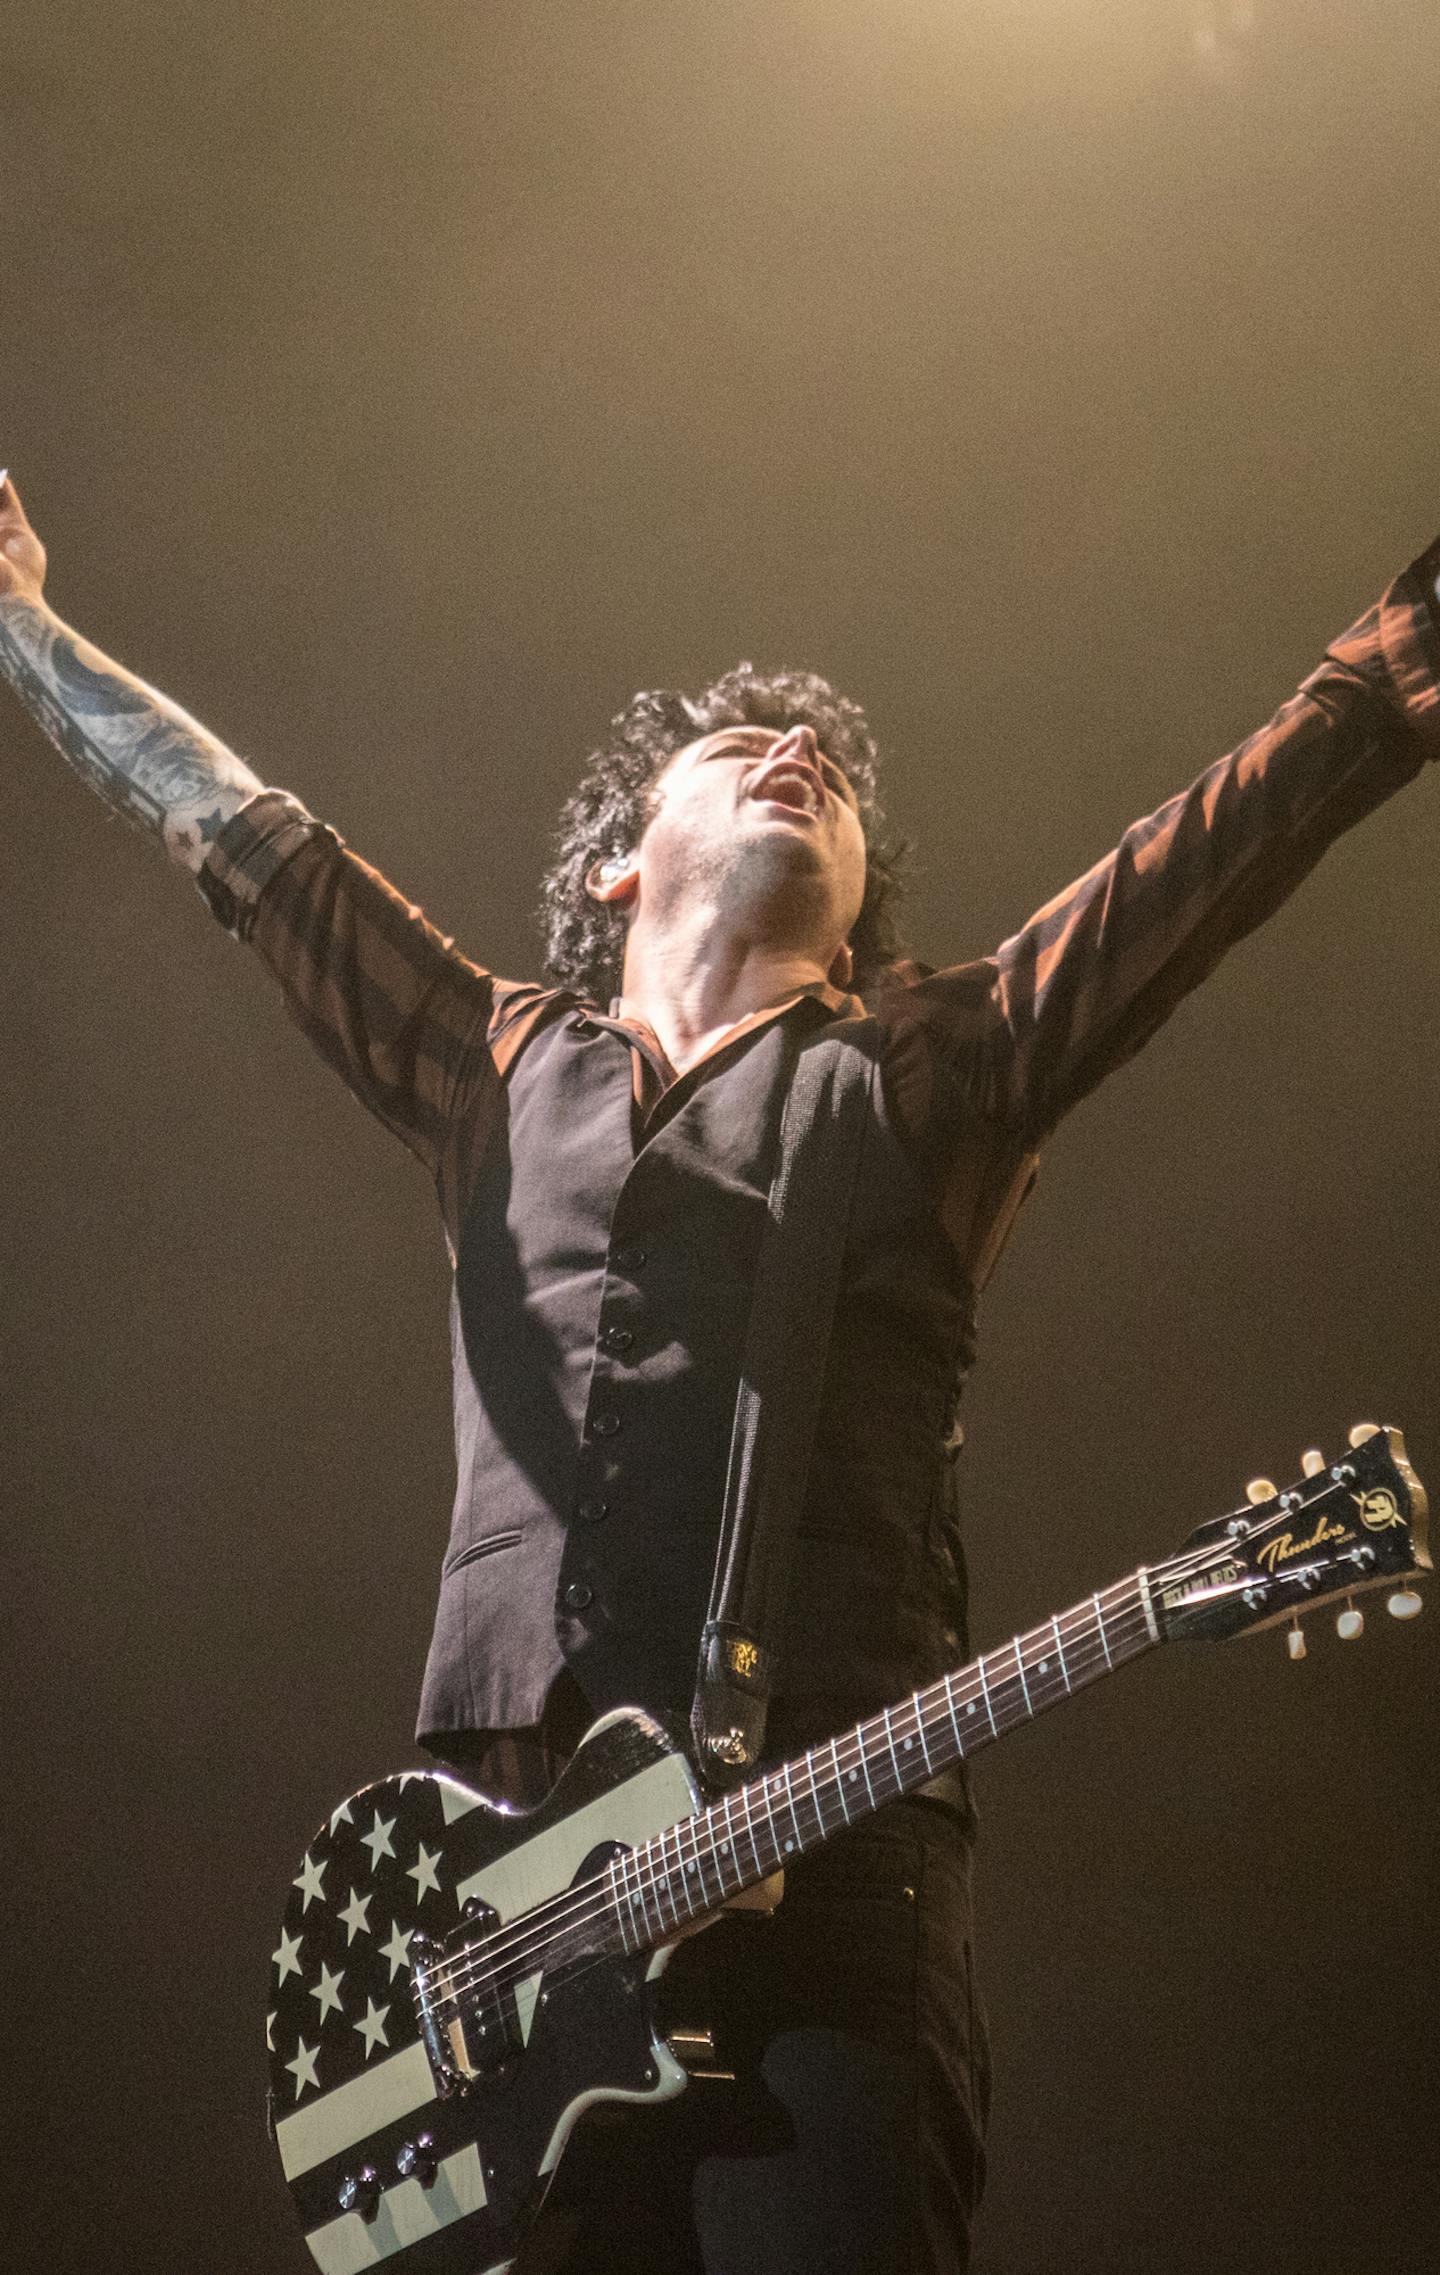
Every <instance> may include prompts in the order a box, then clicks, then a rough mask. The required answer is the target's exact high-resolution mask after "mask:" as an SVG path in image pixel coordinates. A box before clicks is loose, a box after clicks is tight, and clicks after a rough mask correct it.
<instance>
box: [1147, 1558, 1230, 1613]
mask: <svg viewBox="0 0 1440 2275" xmlns="http://www.w3.org/2000/svg"><path fill="white" fill-rule="evenodd" d="M1244 1577H1245V1567H1244V1565H1243V1564H1240V1563H1237V1562H1236V1560H1235V1559H1234V1558H1233V1557H1231V1558H1230V1560H1229V1561H1228V1562H1227V1563H1224V1564H1212V1565H1210V1566H1208V1567H1207V1569H1206V1570H1205V1571H1204V1572H1197V1573H1196V1574H1195V1575H1194V1577H1193V1579H1189V1580H1182V1581H1181V1582H1180V1583H1179V1585H1178V1586H1177V1587H1174V1588H1166V1589H1164V1590H1163V1591H1162V1593H1161V1597H1160V1601H1161V1603H1162V1604H1163V1605H1164V1607H1165V1609H1166V1611H1178V1610H1179V1608H1180V1606H1181V1604H1190V1603H1194V1602H1195V1601H1196V1599H1197V1598H1198V1597H1202V1596H1212V1595H1214V1594H1215V1593H1216V1592H1217V1590H1219V1589H1221V1588H1229V1587H1233V1586H1234V1584H1235V1582H1236V1581H1237V1580H1243V1579H1244Z"/></svg>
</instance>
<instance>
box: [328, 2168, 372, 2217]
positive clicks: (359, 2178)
mask: <svg viewBox="0 0 1440 2275" xmlns="http://www.w3.org/2000/svg"><path fill="white" fill-rule="evenodd" d="M336 2195H337V2197H338V2199H339V2204H340V2209H341V2211H342V2212H358V2213H359V2214H360V2217H361V2219H362V2220H373V2219H374V2217H375V2214H376V2213H377V2212H378V2211H379V2209H380V2175H379V2173H378V2172H377V2171H376V2170H375V2167H374V2165H373V2164H364V2165H362V2166H361V2167H360V2170H359V2171H358V2172H347V2173H346V2175H345V2178H344V2179H343V2180H342V2181H341V2183H340V2186H339V2188H338V2189H337V2190H336Z"/></svg>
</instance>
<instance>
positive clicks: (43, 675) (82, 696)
mask: <svg viewBox="0 0 1440 2275" xmlns="http://www.w3.org/2000/svg"><path fill="white" fill-rule="evenodd" d="M44 583H45V548H44V547H43V545H42V544H41V542H40V540H39V538H38V537H37V536H36V534H35V532H34V530H33V529H32V528H31V527H30V524H29V522H28V521H27V519H26V517H25V511H24V508H23V507H22V505H21V503H20V500H19V498H18V496H17V495H16V492H15V486H14V484H13V483H12V482H9V481H5V482H3V483H0V674H3V675H4V677H5V678H6V679H8V680H9V682H10V684H11V686H12V687H13V688H14V690H15V692H16V694H17V695H18V696H19V697H20V700H21V702H22V703H23V704H24V705H25V706H26V708H27V710H29V711H30V712H31V714H32V715H33V717H34V718H35V720H36V722H37V724H38V725H39V727H40V728H41V730H42V732H43V733H44V734H45V735H47V736H48V737H49V739H50V741H51V742H52V743H53V744H54V745H55V748H56V749H57V750H58V751H59V753H60V755H61V757H62V758H64V759H65V760H66V762H67V763H68V764H69V765H70V766H72V767H73V768H74V770H75V772H76V773H77V774H78V775H80V777H81V778H82V780H83V781H86V782H88V783H89V785H90V787H91V789H92V790H94V791H96V792H97V793H98V794H99V796H100V797H102V798H103V799H104V800H105V802H106V804H107V805H108V806H110V807H111V808H112V809H113V810H114V811H115V812H116V813H119V814H123V815H124V817H125V819H126V820H127V821H129V822H133V823H134V824H135V826H136V828H138V829H143V830H147V831H149V832H150V834H151V835H152V836H155V837H158V838H160V839H161V841H162V843H163V844H164V846H165V849H166V851H167V852H168V853H169V854H170V856H171V858H172V859H173V860H175V861H179V862H180V863H182V864H183V866H184V867H185V868H187V869H190V870H191V871H193V872H198V871H199V870H200V868H201V867H202V865H203V863H204V861H205V857H206V854H207V852H208V850H209V848H210V846H211V844H212V843H213V841H214V839H215V837H216V836H217V834H218V833H219V831H220V830H221V829H222V828H223V827H224V825H225V823H226V822H227V821H228V820H229V819H230V817H231V815H232V814H234V813H237V812H238V811H239V809H240V807H241V806H243V805H244V804H245V802H246V800H247V799H249V798H253V797H254V796H255V795H256V793H257V792H258V791H259V790H260V789H262V788H263V784H262V783H261V782H260V780H259V778H258V777H257V776H256V775H254V774H252V772H251V771H250V768H249V767H248V766H246V764H245V763H244V761H243V759H239V758H237V757H236V756H235V754H234V752H233V751H231V750H227V749H226V747H225V745H224V744H223V743H222V742H220V741H218V740H217V738H216V737H215V736H214V735H212V734H211V733H210V732H209V731H208V729H206V728H205V727H202V726H201V725H200V723H199V721H198V720H197V719H192V718H191V717H190V715H189V713H188V712H186V711H182V710H181V708H180V706H179V704H178V703H172V702H171V701H170V699H169V697H168V696H164V695H161V694H159V693H157V691H156V690H155V689H154V688H153V687H147V686H146V685H145V682H144V681H143V680H140V679H136V678H135V677H134V675H133V674H132V673H130V672H127V671H125V670H123V669H122V668H121V666H120V665H119V664H116V663H112V662H111V660H110V658H109V657H108V656H104V655H102V654H101V653H100V651H99V649H98V648H93V647H91V645H90V644H89V642H88V641H86V640H82V639H81V638H80V637H79V635H78V633H75V632H72V631H71V630H70V628H69V626H68V625H66V624H62V623H61V621H60V619H59V617H58V616H57V615H56V614H55V613H54V611H53V609H52V608H51V607H50V606H49V604H48V602H47V601H46V599H45V596H44Z"/></svg>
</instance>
